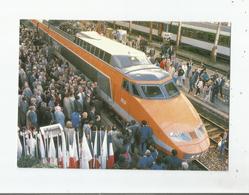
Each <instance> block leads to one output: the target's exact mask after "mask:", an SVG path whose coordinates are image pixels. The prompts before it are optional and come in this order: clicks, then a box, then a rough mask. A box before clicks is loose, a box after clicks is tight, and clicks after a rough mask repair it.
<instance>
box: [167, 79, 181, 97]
mask: <svg viewBox="0 0 249 195" xmlns="http://www.w3.org/2000/svg"><path fill="white" fill-rule="evenodd" d="M164 88H165V90H166V92H167V96H168V97H169V98H171V97H175V96H177V95H179V90H178V89H177V87H176V86H175V85H174V83H173V82H172V81H171V82H169V83H166V84H164Z"/></svg>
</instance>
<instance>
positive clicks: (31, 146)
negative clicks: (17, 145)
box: [27, 133, 36, 157]
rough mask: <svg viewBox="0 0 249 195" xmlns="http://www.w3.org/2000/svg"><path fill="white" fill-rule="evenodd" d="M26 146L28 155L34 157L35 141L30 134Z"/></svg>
mask: <svg viewBox="0 0 249 195" xmlns="http://www.w3.org/2000/svg"><path fill="white" fill-rule="evenodd" d="M27 146H28V150H29V155H31V156H33V157H34V156H35V147H36V140H35V138H33V136H32V134H31V133H30V138H28V140H27Z"/></svg>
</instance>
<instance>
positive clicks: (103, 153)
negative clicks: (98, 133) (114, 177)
mask: <svg viewBox="0 0 249 195" xmlns="http://www.w3.org/2000/svg"><path fill="white" fill-rule="evenodd" d="M107 157H108V148H107V131H105V135H104V139H103V143H102V147H101V158H100V159H101V168H102V169H106V161H107Z"/></svg>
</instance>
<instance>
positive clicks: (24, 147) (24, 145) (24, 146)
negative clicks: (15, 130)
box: [22, 132, 26, 156]
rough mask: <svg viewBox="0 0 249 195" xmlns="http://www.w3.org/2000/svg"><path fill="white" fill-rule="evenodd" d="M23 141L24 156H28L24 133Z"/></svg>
mask: <svg viewBox="0 0 249 195" xmlns="http://www.w3.org/2000/svg"><path fill="white" fill-rule="evenodd" d="M22 139H23V149H24V156H26V144H25V133H24V132H23V133H22Z"/></svg>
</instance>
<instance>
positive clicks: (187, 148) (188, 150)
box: [179, 137, 210, 160]
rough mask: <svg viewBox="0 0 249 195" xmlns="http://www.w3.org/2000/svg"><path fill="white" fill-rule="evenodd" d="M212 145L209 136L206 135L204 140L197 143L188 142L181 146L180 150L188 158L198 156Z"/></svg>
mask: <svg viewBox="0 0 249 195" xmlns="http://www.w3.org/2000/svg"><path fill="white" fill-rule="evenodd" d="M209 146H210V141H209V138H208V137H206V138H205V139H203V140H202V141H200V142H198V143H195V144H186V145H181V146H180V147H179V149H180V151H181V152H182V153H183V154H184V155H183V158H184V159H186V160H188V159H191V158H193V157H194V158H198V157H199V156H200V155H201V154H202V153H204V152H206V151H207V150H208V148H209Z"/></svg>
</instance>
